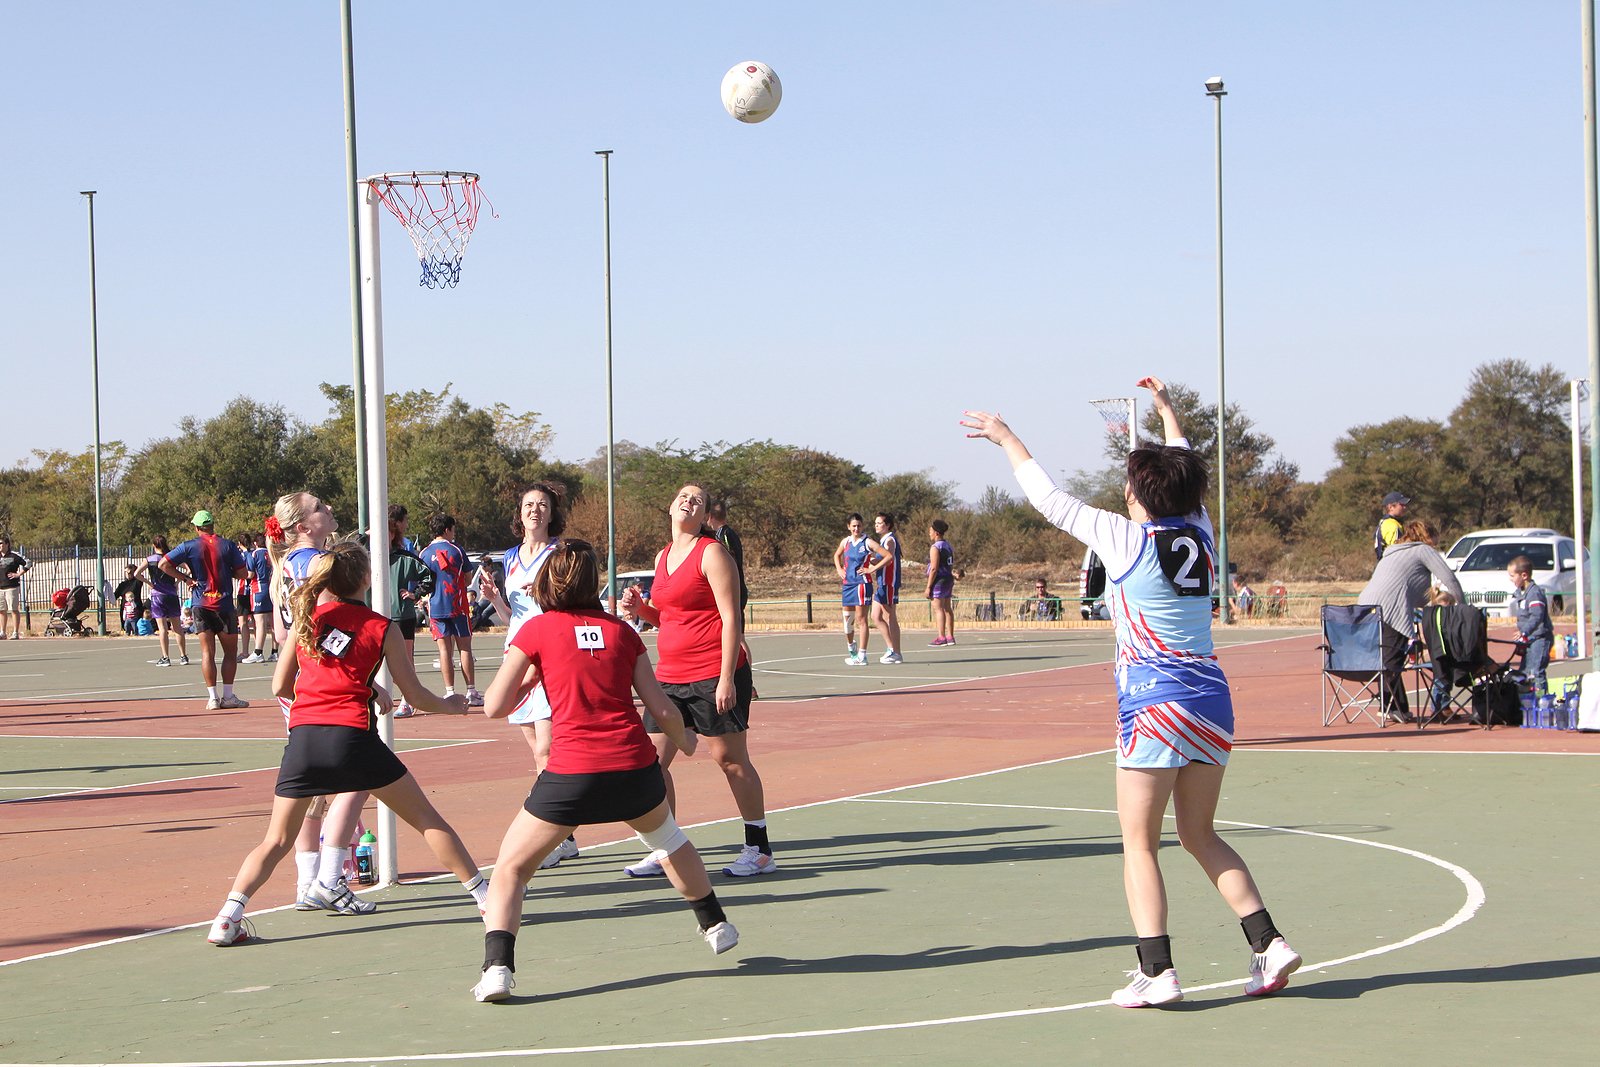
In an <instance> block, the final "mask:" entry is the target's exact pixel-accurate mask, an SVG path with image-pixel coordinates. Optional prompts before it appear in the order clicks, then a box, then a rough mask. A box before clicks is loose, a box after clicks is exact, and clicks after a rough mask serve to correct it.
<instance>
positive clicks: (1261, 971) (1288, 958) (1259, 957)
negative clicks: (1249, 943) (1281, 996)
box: [1244, 937, 1301, 997]
mask: <svg viewBox="0 0 1600 1067" xmlns="http://www.w3.org/2000/svg"><path fill="white" fill-rule="evenodd" d="M1300 963H1301V959H1300V953H1298V952H1296V951H1295V950H1294V949H1292V948H1290V947H1289V943H1288V942H1287V941H1285V940H1284V939H1283V938H1281V937H1275V938H1273V939H1272V944H1270V945H1268V946H1267V951H1265V952H1252V953H1250V978H1249V980H1248V981H1246V982H1245V984H1244V992H1245V995H1246V996H1250V997H1260V996H1265V995H1266V994H1268V993H1276V992H1277V991H1278V990H1280V989H1282V988H1283V987H1284V986H1286V985H1288V984H1289V976H1290V975H1291V974H1293V973H1294V972H1295V971H1298V970H1299V969H1300Z"/></svg>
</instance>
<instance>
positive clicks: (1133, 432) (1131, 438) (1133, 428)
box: [1128, 396, 1139, 452]
mask: <svg viewBox="0 0 1600 1067" xmlns="http://www.w3.org/2000/svg"><path fill="white" fill-rule="evenodd" d="M1138 447H1139V398H1138V397H1136V396H1135V397H1129V398H1128V451H1129V452H1132V451H1134V450H1135V449H1137V448H1138Z"/></svg>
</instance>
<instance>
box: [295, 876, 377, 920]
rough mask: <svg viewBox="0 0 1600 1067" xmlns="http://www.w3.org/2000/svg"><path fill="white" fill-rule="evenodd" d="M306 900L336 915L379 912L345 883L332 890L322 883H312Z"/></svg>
mask: <svg viewBox="0 0 1600 1067" xmlns="http://www.w3.org/2000/svg"><path fill="white" fill-rule="evenodd" d="M306 899H307V900H309V901H312V902H313V903H315V904H317V905H318V906H319V907H323V908H326V909H328V910H329V911H331V912H333V913H334V914H336V915H371V914H372V913H373V912H375V911H377V910H378V905H376V904H374V903H373V902H372V901H370V900H362V899H361V898H360V897H358V896H356V895H355V894H354V893H352V892H350V887H349V886H347V885H345V884H344V883H343V882H341V883H339V884H338V885H337V886H334V887H333V888H332V889H329V888H328V887H327V886H325V885H323V884H322V883H321V882H312V883H311V888H310V889H308V890H306Z"/></svg>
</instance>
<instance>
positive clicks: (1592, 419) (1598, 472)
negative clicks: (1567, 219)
mask: <svg viewBox="0 0 1600 1067" xmlns="http://www.w3.org/2000/svg"><path fill="white" fill-rule="evenodd" d="M1581 11H1582V15H1583V19H1582V21H1583V242H1584V247H1585V249H1586V250H1587V253H1588V255H1587V257H1586V258H1587V260H1588V269H1589V275H1588V285H1587V286H1586V289H1587V292H1588V297H1589V382H1590V385H1591V386H1592V387H1591V388H1590V390H1589V543H1590V544H1591V545H1593V544H1595V539H1596V537H1597V536H1600V433H1596V432H1595V427H1600V388H1593V386H1600V232H1597V231H1596V229H1595V226H1596V224H1597V222H1600V202H1597V190H1596V187H1597V182H1600V178H1597V175H1596V167H1595V128H1594V123H1595V114H1594V0H1583V3H1582V7H1581ZM1574 517H1576V516H1574ZM1578 568H1579V569H1578V580H1579V581H1580V582H1581V581H1583V556H1582V554H1581V553H1580V554H1579V556H1578ZM1589 603H1590V605H1592V606H1593V607H1594V609H1595V611H1596V612H1597V613H1600V567H1595V568H1593V569H1592V570H1591V572H1590V575H1589ZM1592 651H1593V653H1594V667H1593V669H1594V670H1597V671H1600V644H1595V645H1594V646H1593V647H1592Z"/></svg>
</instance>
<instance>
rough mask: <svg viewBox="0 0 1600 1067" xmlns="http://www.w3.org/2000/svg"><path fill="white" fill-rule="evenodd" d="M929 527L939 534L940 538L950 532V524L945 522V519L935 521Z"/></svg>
mask: <svg viewBox="0 0 1600 1067" xmlns="http://www.w3.org/2000/svg"><path fill="white" fill-rule="evenodd" d="M928 525H929V526H930V527H932V528H933V532H934V533H936V534H938V535H939V536H940V537H943V536H944V535H945V534H946V533H948V532H949V531H950V524H949V523H948V522H945V521H944V520H943V519H934V520H933V521H932V522H930V523H928Z"/></svg>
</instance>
